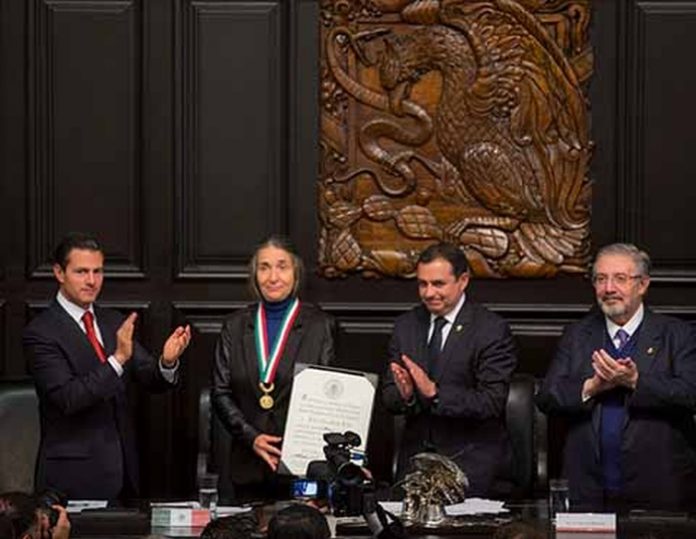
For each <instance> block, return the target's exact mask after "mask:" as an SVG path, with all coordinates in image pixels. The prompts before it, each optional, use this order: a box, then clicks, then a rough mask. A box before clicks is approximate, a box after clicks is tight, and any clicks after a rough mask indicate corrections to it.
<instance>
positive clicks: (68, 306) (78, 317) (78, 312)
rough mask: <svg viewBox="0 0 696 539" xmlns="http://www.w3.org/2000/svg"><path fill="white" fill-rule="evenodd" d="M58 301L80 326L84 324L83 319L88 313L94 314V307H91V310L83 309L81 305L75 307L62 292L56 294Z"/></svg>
mask: <svg viewBox="0 0 696 539" xmlns="http://www.w3.org/2000/svg"><path fill="white" fill-rule="evenodd" d="M56 301H57V302H58V304H59V305H60V306H61V307H63V309H65V312H67V313H68V314H69V315H70V318H72V319H73V320H75V322H77V323H78V324H82V317H83V316H84V314H85V313H86V312H87V311H89V312H91V313H92V314H94V305H90V306H89V309H83V308H82V307H80V306H79V305H75V304H74V303H73V302H72V301H70V300H69V299H68V298H66V297H65V296H64V295H63V293H62V292H61V291H60V290H59V291H58V293H57V294H56Z"/></svg>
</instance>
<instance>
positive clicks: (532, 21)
mask: <svg viewBox="0 0 696 539" xmlns="http://www.w3.org/2000/svg"><path fill="white" fill-rule="evenodd" d="M589 18H590V0H517V1H515V0H486V1H476V0H416V1H404V0H322V3H321V24H322V29H321V39H322V53H321V107H322V109H321V151H322V161H321V169H320V178H319V182H318V184H319V190H318V191H319V192H318V198H319V205H318V206H319V215H320V220H321V230H320V244H319V262H320V268H321V271H322V273H323V275H325V276H327V277H336V276H343V275H347V274H349V273H354V272H360V273H362V274H363V275H365V276H401V277H409V276H412V275H413V274H414V271H415V261H416V258H417V257H418V254H419V253H420V252H421V251H422V250H423V249H424V248H425V247H427V246H428V245H429V244H431V243H433V242H435V241H441V240H446V241H451V242H454V243H456V244H459V245H461V246H462V247H463V248H464V249H465V251H466V253H467V257H468V259H469V263H470V265H471V268H472V271H473V273H474V274H475V275H478V276H485V277H511V276H514V277H548V276H553V275H556V274H557V273H558V272H584V271H585V270H586V268H587V263H588V257H589V233H590V230H589V225H590V194H591V191H590V182H589V180H588V167H589V160H590V154H591V148H592V143H591V141H590V140H589V133H588V131H589V125H588V124H589V116H588V103H587V100H586V97H585V90H586V86H587V82H588V80H589V78H590V76H591V73H592V61H593V60H592V51H591V47H590V44H589V41H588V24H589Z"/></svg>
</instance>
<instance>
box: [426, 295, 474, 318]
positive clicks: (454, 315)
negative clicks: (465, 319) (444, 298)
mask: <svg viewBox="0 0 696 539" xmlns="http://www.w3.org/2000/svg"><path fill="white" fill-rule="evenodd" d="M465 301H466V293H462V297H461V298H459V301H458V302H457V304H456V305H455V306H454V309H452V310H451V311H450V312H448V313H447V314H445V315H439V314H432V313H430V324H431V325H432V324H433V323H435V319H436V318H437V317H438V316H442V317H443V318H444V319H445V320H447V322H449V323H450V324H454V321H455V320H456V319H457V315H458V314H459V311H461V310H462V307H463V306H464V302H465Z"/></svg>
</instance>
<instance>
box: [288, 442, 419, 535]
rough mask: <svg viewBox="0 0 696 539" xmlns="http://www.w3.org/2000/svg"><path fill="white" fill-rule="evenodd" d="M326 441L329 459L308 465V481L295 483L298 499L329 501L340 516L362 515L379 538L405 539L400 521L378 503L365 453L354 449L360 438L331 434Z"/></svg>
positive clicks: (299, 480)
mask: <svg viewBox="0 0 696 539" xmlns="http://www.w3.org/2000/svg"><path fill="white" fill-rule="evenodd" d="M324 442H326V445H325V446H324V456H325V457H326V460H314V461H312V462H310V463H309V466H307V478H306V479H298V480H297V481H295V485H294V487H293V494H294V495H295V497H299V498H303V497H304V498H307V497H314V498H319V499H325V500H328V502H329V505H330V506H331V510H332V512H333V514H334V516H337V517H345V516H347V517H352V516H363V517H364V518H365V522H366V523H367V525H368V526H369V528H370V530H371V531H372V533H373V537H375V538H377V539H405V537H406V533H405V532H404V528H403V526H402V524H401V521H400V520H399V519H398V518H396V517H395V516H394V515H392V514H391V513H386V512H385V511H384V509H382V507H381V506H380V505H379V503H377V496H376V493H375V484H374V481H373V480H372V477H371V476H370V474H369V473H368V472H367V471H366V469H365V468H364V467H363V465H364V464H365V457H364V454H363V453H362V452H359V451H356V449H355V448H357V447H359V446H360V443H361V440H360V436H359V435H358V434H356V433H354V432H351V431H346V432H344V433H343V434H341V433H338V432H330V433H327V434H324ZM308 493H316V495H315V496H308V495H306V494H308ZM303 494H304V495H303Z"/></svg>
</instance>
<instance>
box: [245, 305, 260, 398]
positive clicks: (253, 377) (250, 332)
mask: <svg viewBox="0 0 696 539" xmlns="http://www.w3.org/2000/svg"><path fill="white" fill-rule="evenodd" d="M256 309H258V304H256V305H254V306H253V307H252V308H250V309H249V313H248V315H249V318H248V320H247V321H246V324H245V325H244V328H245V329H244V368H245V369H246V375H247V380H249V383H250V384H251V387H252V388H253V390H254V393H258V394H259V395H261V390H260V389H259V382H260V380H261V376H260V374H259V360H258V355H257V353H256V338H255V335H254V325H255V323H256Z"/></svg>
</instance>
